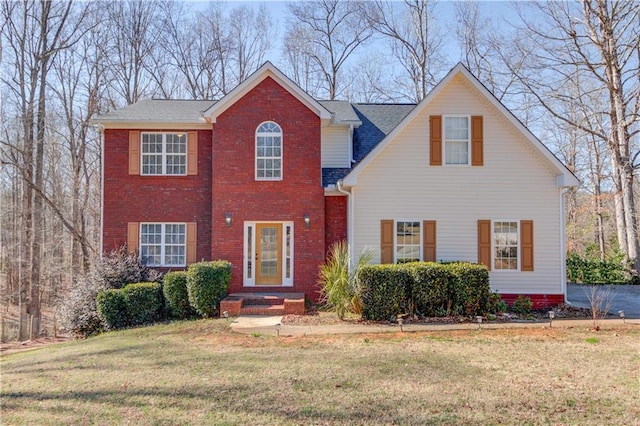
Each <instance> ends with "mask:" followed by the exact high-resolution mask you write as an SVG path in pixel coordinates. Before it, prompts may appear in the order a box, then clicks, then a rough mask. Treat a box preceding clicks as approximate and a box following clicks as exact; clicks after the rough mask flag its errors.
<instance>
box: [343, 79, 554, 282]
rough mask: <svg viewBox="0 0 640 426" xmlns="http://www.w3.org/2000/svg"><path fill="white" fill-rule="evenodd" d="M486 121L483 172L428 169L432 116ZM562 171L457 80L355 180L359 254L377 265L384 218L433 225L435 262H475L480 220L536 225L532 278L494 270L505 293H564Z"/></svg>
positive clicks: (457, 168) (477, 169)
mask: <svg viewBox="0 0 640 426" xmlns="http://www.w3.org/2000/svg"><path fill="white" fill-rule="evenodd" d="M448 114H456V115H469V116H471V115H482V116H483V120H484V123H483V124H484V166H477V167H472V166H470V165H469V166H455V167H452V166H444V165H443V166H430V165H429V116H430V115H443V116H444V115H448ZM556 175H557V171H554V170H552V168H551V167H550V166H549V165H548V162H547V161H544V160H543V159H542V158H541V154H540V153H539V151H538V150H537V149H535V148H532V146H531V144H530V143H529V142H528V141H527V140H526V138H525V137H524V136H523V135H522V134H520V133H519V132H518V131H516V129H515V128H514V127H513V126H512V125H511V124H510V123H509V121H508V120H507V119H505V117H504V116H503V115H502V114H501V113H500V112H499V111H498V110H497V109H496V108H495V107H494V106H493V105H491V104H490V103H489V102H487V101H486V99H485V98H484V96H481V95H480V94H479V93H478V92H477V91H476V90H475V89H474V88H473V87H472V86H471V85H470V84H468V83H467V82H466V80H464V79H463V78H459V77H458V78H454V79H452V80H451V81H450V82H449V84H447V85H446V86H445V87H444V88H443V89H442V90H441V92H440V93H438V94H437V96H436V97H435V98H434V99H433V100H432V101H431V102H430V103H429V104H428V105H425V107H424V109H423V110H422V111H420V113H419V114H417V115H416V116H415V117H414V119H413V120H412V121H411V122H409V123H407V124H406V126H405V127H404V128H402V130H401V131H400V132H399V133H398V134H397V135H396V136H395V137H394V138H393V139H392V140H390V142H389V143H388V145H386V147H385V148H384V149H383V150H382V151H381V152H380V153H379V154H378V155H377V156H376V157H375V158H373V159H372V160H371V162H370V163H369V164H368V165H367V166H366V167H365V168H364V169H362V171H361V172H360V173H359V175H358V183H357V186H354V187H353V188H352V193H353V197H354V200H353V202H354V208H353V214H354V220H353V222H352V223H353V227H354V229H353V230H352V232H353V233H352V235H353V239H354V249H355V253H358V252H359V251H360V250H363V249H364V248H366V247H369V248H372V249H373V250H374V253H376V255H377V258H376V259H375V260H374V261H379V254H380V220H382V219H403V218H412V219H415V220H435V221H436V229H437V243H436V257H437V260H438V261H440V260H443V261H454V260H462V261H470V262H477V260H478V254H477V221H478V220H479V219H490V220H505V221H519V220H525V219H531V220H533V221H534V233H535V234H534V259H535V267H534V271H533V272H518V271H492V272H491V273H490V282H491V286H492V289H493V290H496V291H499V292H501V293H549V294H551V293H554V294H560V293H562V292H563V288H562V286H561V273H562V267H561V266H562V265H561V262H562V259H563V256H562V253H560V248H561V247H562V244H561V242H560V238H561V226H560V218H561V214H560V209H561V202H560V191H561V188H558V187H557V186H556Z"/></svg>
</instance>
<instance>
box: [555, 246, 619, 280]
mask: <svg viewBox="0 0 640 426" xmlns="http://www.w3.org/2000/svg"><path fill="white" fill-rule="evenodd" d="M630 278H631V277H630V265H629V264H627V263H626V262H625V261H624V255H623V254H622V253H621V252H619V251H617V252H614V253H613V254H612V255H610V256H609V257H607V258H606V259H605V260H602V259H600V258H599V257H598V255H597V253H596V252H594V250H589V249H588V250H587V252H586V253H585V255H584V256H581V255H579V254H578V253H574V252H570V253H568V254H567V280H568V281H569V282H573V283H585V284H627V283H628V282H629V280H630Z"/></svg>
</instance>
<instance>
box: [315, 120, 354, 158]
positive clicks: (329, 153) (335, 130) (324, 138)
mask: <svg viewBox="0 0 640 426" xmlns="http://www.w3.org/2000/svg"><path fill="white" fill-rule="evenodd" d="M350 155H351V154H350V150H349V127H348V126H328V127H323V128H322V133H321V156H322V167H349V166H350V163H351V158H350Z"/></svg>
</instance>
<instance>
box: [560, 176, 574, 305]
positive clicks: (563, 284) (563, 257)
mask: <svg viewBox="0 0 640 426" xmlns="http://www.w3.org/2000/svg"><path fill="white" fill-rule="evenodd" d="M567 192H569V188H568V187H564V188H562V189H561V190H560V288H561V289H562V294H564V303H566V304H567V305H571V302H570V301H569V299H568V297H569V293H568V290H567V249H566V243H565V240H566V238H567V235H566V230H565V228H566V219H565V196H566V195H567Z"/></svg>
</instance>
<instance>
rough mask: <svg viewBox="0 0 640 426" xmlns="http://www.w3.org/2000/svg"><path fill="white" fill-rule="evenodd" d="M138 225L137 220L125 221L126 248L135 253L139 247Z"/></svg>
mask: <svg viewBox="0 0 640 426" xmlns="http://www.w3.org/2000/svg"><path fill="white" fill-rule="evenodd" d="M139 238H140V226H139V224H138V222H129V223H127V250H128V251H129V253H137V252H138V249H139Z"/></svg>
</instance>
